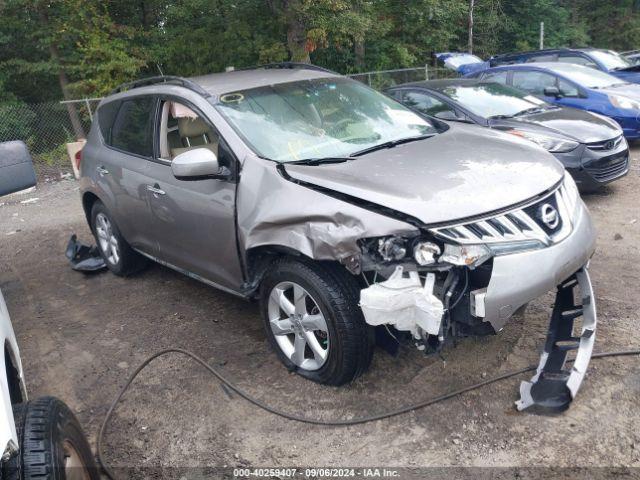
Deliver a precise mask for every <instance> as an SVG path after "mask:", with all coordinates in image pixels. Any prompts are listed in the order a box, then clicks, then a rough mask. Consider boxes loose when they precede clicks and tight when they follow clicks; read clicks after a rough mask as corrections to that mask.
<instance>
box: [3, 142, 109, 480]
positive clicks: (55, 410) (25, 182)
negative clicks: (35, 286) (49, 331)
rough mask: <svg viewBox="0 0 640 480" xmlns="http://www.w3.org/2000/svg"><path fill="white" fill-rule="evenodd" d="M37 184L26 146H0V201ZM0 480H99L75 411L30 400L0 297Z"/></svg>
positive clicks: (59, 403)
mask: <svg viewBox="0 0 640 480" xmlns="http://www.w3.org/2000/svg"><path fill="white" fill-rule="evenodd" d="M35 183H36V177H35V172H34V169H33V162H32V160H31V155H30V154H29V151H28V150H27V147H26V145H25V144H24V143H23V142H19V141H15V142H5V143H0V197H1V196H3V195H8V194H10V193H14V192H17V191H20V190H24V189H27V188H30V187H33V186H34V185H35ZM0 342H2V345H3V348H4V352H3V355H2V356H1V357H0V362H1V365H0V446H1V447H2V457H1V464H2V465H1V466H2V468H1V470H0V479H36V478H38V479H52V478H60V479H67V480H69V479H82V480H94V479H98V478H100V477H99V475H98V469H97V467H96V465H95V462H94V460H93V455H92V453H91V448H90V447H89V444H88V442H87V440H86V438H85V436H84V433H83V432H82V428H81V427H80V424H79V423H78V420H77V419H76V417H75V416H74V415H73V413H72V412H71V410H69V408H68V407H67V406H66V405H65V404H64V403H63V402H62V401H60V400H58V399H57V398H54V397H40V398H37V399H35V400H28V399H27V390H26V388H25V381H24V376H23V371H22V362H21V360H20V351H19V349H18V343H17V342H16V336H15V333H14V332H13V326H12V325H11V319H10V318H9V312H8V310H7V305H6V303H5V301H4V298H3V296H2V292H0Z"/></svg>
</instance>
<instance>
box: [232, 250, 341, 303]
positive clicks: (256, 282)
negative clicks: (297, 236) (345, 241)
mask: <svg viewBox="0 0 640 480" xmlns="http://www.w3.org/2000/svg"><path fill="white" fill-rule="evenodd" d="M282 257H291V258H295V259H297V260H299V261H301V262H304V263H307V264H311V265H312V264H314V263H323V264H329V263H330V264H334V265H336V266H340V267H342V268H345V267H344V265H342V264H341V263H340V262H339V261H337V260H326V259H316V258H312V257H310V256H308V255H306V254H304V253H302V252H301V251H299V250H296V249H295V248H291V247H289V246H286V245H280V244H267V245H258V246H255V247H251V248H249V249H248V250H247V252H246V255H245V259H246V268H247V282H246V294H247V295H248V296H250V297H255V296H256V295H257V292H258V289H259V287H260V283H261V282H262V279H263V278H264V276H265V274H266V273H267V271H268V270H269V266H270V265H271V264H272V263H273V262H275V261H276V260H277V259H279V258H282ZM345 271H348V270H347V269H346V268H345Z"/></svg>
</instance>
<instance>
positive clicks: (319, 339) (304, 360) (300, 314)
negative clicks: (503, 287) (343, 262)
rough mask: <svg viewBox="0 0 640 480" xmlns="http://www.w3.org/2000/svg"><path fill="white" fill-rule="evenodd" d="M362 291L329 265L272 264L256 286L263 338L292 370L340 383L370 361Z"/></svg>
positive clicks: (370, 330)
mask: <svg viewBox="0 0 640 480" xmlns="http://www.w3.org/2000/svg"><path fill="white" fill-rule="evenodd" d="M359 291H360V288H359V286H358V284H357V282H356V281H355V279H354V278H353V277H352V276H351V275H350V274H349V273H348V272H347V271H346V270H344V269H343V268H341V267H339V266H337V265H334V264H330V263H328V262H313V263H312V262H300V261H295V260H292V259H288V258H282V259H279V260H276V261H275V262H274V263H273V264H272V265H271V268H270V271H269V272H268V273H267V275H266V276H265V278H264V280H263V281H262V284H261V286H260V307H261V313H262V318H263V321H264V324H265V329H266V333H267V337H268V338H269V341H270V343H271V346H272V347H273V348H274V350H275V351H276V353H277V354H278V357H279V358H280V360H281V361H282V363H284V365H285V366H286V367H287V368H288V369H289V370H291V371H295V372H296V373H298V374H300V375H301V376H303V377H305V378H308V379H309V380H313V381H314V382H318V383H322V384H326V385H343V384H345V383H348V382H351V381H353V380H354V379H355V378H357V377H358V376H360V375H361V374H362V373H363V372H364V371H366V369H367V368H368V367H369V364H370V363H371V358H372V356H373V348H374V344H375V340H374V330H373V328H372V327H370V326H369V325H367V324H366V322H365V320H364V317H363V315H362V311H361V310H360V307H359V306H358V298H359Z"/></svg>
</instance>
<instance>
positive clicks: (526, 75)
mask: <svg viewBox="0 0 640 480" xmlns="http://www.w3.org/2000/svg"><path fill="white" fill-rule="evenodd" d="M513 86H514V87H516V88H519V89H520V90H524V91H525V92H529V93H531V94H533V95H544V89H545V88H547V87H555V86H556V77H554V76H553V75H549V74H548V73H544V72H527V71H514V72H513Z"/></svg>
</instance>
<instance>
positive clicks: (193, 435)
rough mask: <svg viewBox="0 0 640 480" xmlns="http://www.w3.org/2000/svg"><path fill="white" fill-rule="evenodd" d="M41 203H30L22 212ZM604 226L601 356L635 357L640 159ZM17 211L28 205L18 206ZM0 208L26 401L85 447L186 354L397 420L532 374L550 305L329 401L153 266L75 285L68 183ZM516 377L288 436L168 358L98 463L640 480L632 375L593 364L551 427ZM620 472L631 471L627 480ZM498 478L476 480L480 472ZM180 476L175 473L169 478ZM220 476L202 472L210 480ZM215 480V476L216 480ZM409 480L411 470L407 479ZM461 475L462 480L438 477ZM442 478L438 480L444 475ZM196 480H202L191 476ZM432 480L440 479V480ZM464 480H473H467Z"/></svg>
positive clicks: (297, 397) (256, 332)
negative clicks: (37, 401)
mask: <svg viewBox="0 0 640 480" xmlns="http://www.w3.org/2000/svg"><path fill="white" fill-rule="evenodd" d="M32 199H37V200H32ZM585 200H586V202H587V204H588V206H589V208H590V210H591V212H592V214H593V216H594V218H595V222H596V225H597V227H598V233H599V235H598V250H597V253H596V255H595V257H594V259H593V261H592V264H591V272H592V279H593V281H594V288H595V291H596V296H597V299H598V309H599V327H598V336H597V342H596V350H597V351H605V350H615V349H626V348H632V347H635V348H638V347H639V346H640V333H639V330H638V324H639V318H638V313H637V305H638V294H639V293H640V289H639V287H638V285H639V283H640V266H639V265H640V248H639V246H640V241H639V240H640V218H639V217H640V208H639V206H640V148H636V149H635V150H634V151H633V161H632V170H631V172H630V174H629V175H628V176H627V177H625V178H623V179H621V180H619V181H617V182H615V183H614V184H613V185H612V186H611V187H609V188H606V189H605V190H603V191H602V192H600V193H598V194H595V195H589V196H587V197H586V198H585ZM25 201H26V202H25ZM2 202H4V203H1V202H0V287H1V288H2V291H3V293H4V295H5V298H6V300H7V303H8V306H9V310H10V311H11V314H12V321H13V324H14V328H15V331H16V334H17V337H18V342H19V344H20V346H21V355H22V359H23V363H24V366H25V374H26V378H27V387H28V390H29V392H30V395H31V396H32V397H36V396H39V395H43V394H53V395H56V396H59V397H60V398H62V399H64V400H65V401H66V402H67V403H68V404H69V405H70V406H71V408H72V409H73V410H74V411H75V413H76V415H77V416H78V418H79V420H80V422H81V423H82V424H83V426H84V429H85V431H86V432H87V434H88V436H89V438H90V440H91V442H92V445H93V446H95V438H96V435H97V432H98V428H99V426H100V422H101V420H102V418H103V416H104V414H105V413H106V410H107V408H108V405H109V403H110V401H111V399H112V398H113V396H114V395H115V394H116V392H117V390H118V389H119V388H120V386H121V385H122V384H123V382H124V381H125V379H126V377H127V376H128V375H129V374H130V373H131V371H132V370H133V368H135V366H137V365H138V364H139V363H140V362H141V361H142V360H143V359H144V358H145V357H147V356H148V355H150V354H152V353H153V352H155V351H157V350H159V349H162V348H167V347H173V346H177V347H183V348H187V349H189V350H192V351H194V352H196V353H197V354H199V355H201V356H202V357H204V358H205V359H207V360H208V361H210V363H211V364H212V365H216V366H218V367H219V368H220V369H221V370H222V371H223V372H224V374H225V375H227V376H228V378H230V379H233V380H234V381H235V382H237V383H238V384H239V385H240V386H241V387H242V388H245V389H246V390H247V391H249V392H251V393H252V394H254V395H256V396H257V397H259V398H261V399H263V400H265V401H267V402H269V403H271V404H273V405H275V406H277V407H279V408H282V409H286V410H289V411H292V412H299V413H304V414H307V415H310V416H317V417H322V418H332V417H351V416H360V415H363V414H371V413H374V412H383V411H385V410H388V409H391V408H395V407H398V406H399V405H404V404H406V403H409V402H413V401H416V400H419V399H423V398H429V397H432V396H434V395H438V394H440V393H443V392H446V391H449V390H451V389H454V388H458V387H460V386H463V385H467V384H470V383H475V382H477V381H480V380H482V379H483V378H485V377H488V376H493V375H496V374H498V373H502V372H507V371H510V370H513V369H517V368H521V367H523V366H526V365H528V364H531V363H536V362H537V359H538V353H539V350H540V349H541V346H542V343H543V339H544V335H545V333H546V325H547V322H548V317H549V313H550V308H549V307H550V305H551V302H552V301H553V296H552V295H551V294H549V295H547V296H545V297H543V298H541V299H539V300H538V301H536V302H533V303H532V304H531V305H530V306H529V308H528V309H527V312H526V314H525V316H524V317H519V318H516V319H515V320H514V321H513V322H511V323H510V324H509V325H508V327H507V328H506V329H505V330H504V331H503V332H501V333H500V334H499V335H496V336H492V337H486V338H479V339H465V340H464V341H462V342H460V343H459V344H458V346H457V348H452V349H449V350H447V351H446V352H445V354H444V360H443V359H439V358H426V357H424V356H423V355H422V354H420V353H419V352H418V351H415V350H406V351H402V352H401V354H400V355H399V357H397V358H393V357H391V356H389V355H387V354H385V353H384V352H382V351H380V350H378V351H377V352H376V355H375V358H374V362H373V365H372V368H371V369H370V370H369V372H367V373H366V374H365V375H364V376H363V377H362V378H360V379H358V380H357V381H356V382H355V383H354V384H352V385H350V386H347V387H342V388H329V387H323V386H319V385H315V384H312V383H310V382H308V381H305V380H303V379H301V378H300V377H298V376H296V375H292V374H290V373H288V372H287V371H286V369H284V368H283V367H282V366H281V365H280V364H279V362H278V360H277V358H276V356H275V355H274V354H273V353H272V352H271V351H270V350H269V347H268V345H267V342H266V340H265V336H264V333H263V330H262V325H261V322H260V319H259V316H258V309H257V306H256V305H255V304H252V303H247V302H245V301H243V300H240V299H238V298H235V297H233V296H231V295H228V294H225V293H222V292H219V291H216V290H214V289H212V288H209V287H207V286H205V285H203V284H200V283H198V282H196V281H194V280H191V279H189V278H186V277H184V276H182V275H180V274H177V273H175V272H173V271H171V270H168V269H166V268H163V267H160V266H157V265H154V266H152V267H150V268H149V269H147V270H145V271H144V272H143V273H141V274H139V275H137V276H136V277H134V278H128V279H123V278H117V277H115V276H113V275H111V274H110V273H101V274H97V275H92V276H85V275H83V274H80V273H77V272H74V271H72V270H71V269H70V268H69V265H68V263H67V260H66V259H65V257H64V255H63V252H64V249H65V246H66V242H67V240H68V238H69V236H70V235H71V234H72V233H78V235H79V236H80V238H81V239H84V240H85V241H90V240H91V237H90V232H89V229H88V227H87V226H86V223H85V220H84V215H83V212H82V209H81V206H80V201H79V194H78V186H77V183H76V182H75V181H73V180H63V181H58V182H49V183H42V184H41V185H40V186H39V187H38V188H37V190H35V191H33V192H30V193H27V194H23V195H14V196H12V197H8V198H5V199H3V200H2ZM519 382H520V378H514V379H510V380H507V381H504V382H501V383H499V384H494V385H491V386H488V387H485V388H483V389H481V390H477V391H475V392H472V393H468V394H465V395H463V396H460V397H458V398H455V399H452V400H449V401H446V402H444V403H441V404H438V405H436V406H432V407H430V408H426V409H423V410H420V411H417V412H413V413H411V414H408V415H404V416H401V417H396V418H394V419H390V420H384V421H380V422H374V423H370V424H366V425H362V426H357V427H349V428H339V429H336V428H328V427H317V426H310V425H303V424H298V423H294V422H291V421H286V420H283V419H281V418H278V417H275V416H273V415H270V414H268V413H265V412H263V411H260V410H257V409H255V408H254V407H252V406H250V405H248V404H247V403H246V402H245V401H243V400H242V399H240V398H239V397H238V396H237V395H235V394H234V395H230V394H228V393H227V392H225V391H224V390H223V389H222V388H220V386H219V385H218V384H217V383H216V382H215V381H214V380H213V379H212V378H210V377H209V376H208V375H207V374H206V373H205V372H203V370H202V369H201V368H198V367H197V366H195V365H194V364H193V363H191V362H190V361H188V360H186V359H184V358H181V357H178V356H173V357H170V358H164V359H161V360H158V361H157V362H156V363H154V364H152V366H151V367H150V368H148V369H147V370H145V371H144V372H143V373H142V375H141V376H140V377H139V379H138V380H137V381H136V382H135V383H134V385H133V387H132V389H131V390H130V392H129V393H128V394H127V395H126V396H125V399H124V402H123V404H122V405H121V406H120V407H119V408H118V409H117V411H116V415H115V417H114V420H113V423H112V426H111V427H110V429H109V432H108V436H107V441H106V450H107V460H108V462H109V463H110V464H112V465H115V466H119V467H123V468H124V467H127V468H132V467H135V469H134V470H132V471H127V475H128V476H131V477H135V476H138V477H140V478H142V477H149V476H151V474H150V472H154V475H155V476H161V475H168V476H169V477H171V474H167V473H166V471H165V472H164V473H163V472H160V471H155V470H152V469H153V468H156V467H178V468H182V467H185V468H186V467H189V468H192V467H198V468H200V469H204V470H189V471H191V472H194V473H193V474H192V475H187V476H189V477H192V476H196V473H195V472H196V471H198V472H200V473H198V475H202V477H203V478H204V477H207V478H209V477H211V476H217V475H219V471H217V470H210V469H211V468H217V467H237V466H242V467H246V466H258V467H283V466H305V467H306V466H314V467H321V466H323V467H326V466H335V467H340V466H342V467H344V466H351V467H370V466H387V467H411V468H413V469H415V468H418V467H452V466H458V467H460V466H467V467H508V469H507V470H505V471H502V470H500V471H499V472H502V473H501V474H503V475H504V476H505V478H524V477H526V476H528V477H532V476H540V477H545V478H548V474H549V472H548V471H547V470H531V469H525V470H522V469H521V467H525V466H529V467H530V466H537V467H550V466H552V467H556V468H562V467H566V468H568V470H559V472H561V474H562V475H563V478H576V475H577V473H576V472H580V471H579V470H575V469H576V468H581V467H615V470H613V471H611V470H590V472H589V475H590V476H591V477H593V476H595V474H596V473H597V472H600V473H601V474H602V475H603V476H609V475H610V474H613V473H615V472H617V473H620V471H621V470H620V469H622V471H623V473H624V472H626V474H628V475H632V476H633V475H635V474H637V473H638V472H640V468H636V469H633V468H631V467H640V409H639V408H638V407H639V404H638V399H639V394H640V359H637V358H615V359H607V360H599V361H594V362H593V363H592V366H591V368H590V371H589V373H588V375H587V377H586V380H585V382H584V384H583V387H582V390H581V392H580V395H579V397H578V398H577V400H576V401H575V402H574V403H573V405H572V406H571V408H570V409H569V410H568V411H567V412H565V413H563V414H561V415H555V416H540V415H532V414H528V413H518V412H516V411H515V409H514V405H513V403H514V401H515V400H516V399H517V396H518V395H517V393H518V385H519ZM628 467H629V468H631V470H630V471H628V470H627V468H628ZM486 471H491V472H492V475H494V476H492V477H491V478H497V477H496V476H495V474H496V471H495V470H478V471H476V474H474V476H473V477H468V478H477V477H478V476H479V473H478V472H480V473H482V472H486ZM173 472H174V473H175V472H177V470H176V471H173ZM212 472H213V473H212ZM215 472H218V473H215ZM402 472H404V473H405V474H406V475H409V476H411V475H415V478H420V477H421V476H424V471H422V470H402ZM438 472H439V473H440V474H443V475H445V476H459V477H464V475H465V471H464V470H451V469H446V468H445V469H444V470H440V471H437V472H436V471H432V473H434V474H435V473H438ZM443 472H444V473H443ZM198 478H200V477H198ZM433 478H438V477H437V475H436V476H434V477H433ZM465 478H467V477H465Z"/></svg>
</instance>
